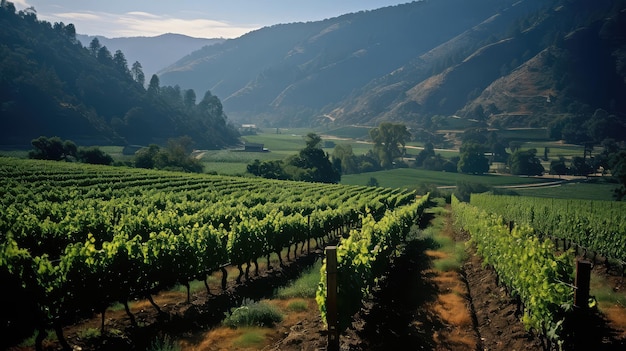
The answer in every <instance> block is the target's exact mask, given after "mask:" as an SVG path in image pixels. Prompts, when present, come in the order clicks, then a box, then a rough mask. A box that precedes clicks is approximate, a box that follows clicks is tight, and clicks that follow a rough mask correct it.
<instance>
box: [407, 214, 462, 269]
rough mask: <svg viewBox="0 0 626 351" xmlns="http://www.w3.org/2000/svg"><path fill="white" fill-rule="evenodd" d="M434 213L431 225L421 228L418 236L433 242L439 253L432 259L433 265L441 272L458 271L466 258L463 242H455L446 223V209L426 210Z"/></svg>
mask: <svg viewBox="0 0 626 351" xmlns="http://www.w3.org/2000/svg"><path fill="white" fill-rule="evenodd" d="M427 211H428V212H429V213H432V214H433V215H434V218H433V219H432V220H431V225H430V226H428V227H427V228H426V229H424V230H422V231H421V233H420V235H419V238H420V239H422V240H430V241H432V242H433V243H434V245H433V248H434V249H435V250H436V251H437V252H438V253H439V254H438V255H436V258H434V260H433V267H434V268H435V269H436V270H438V271H441V272H450V271H459V270H460V269H461V266H462V265H463V262H464V261H465V260H466V259H467V253H466V251H465V243H463V242H456V241H455V240H454V239H453V238H452V236H451V235H450V234H451V229H450V228H449V226H448V225H447V221H446V216H447V212H448V210H446V209H445V208H443V207H431V208H429V209H428V210H427Z"/></svg>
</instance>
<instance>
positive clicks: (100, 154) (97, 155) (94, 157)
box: [77, 146, 113, 165]
mask: <svg viewBox="0 0 626 351" xmlns="http://www.w3.org/2000/svg"><path fill="white" fill-rule="evenodd" d="M77 158H78V160H79V161H80V162H83V163H90V164H94V165H111V164H112V163H113V157H111V156H110V155H108V154H107V153H105V152H104V151H102V150H100V148H98V147H95V146H92V147H86V148H84V147H81V148H78V153H77Z"/></svg>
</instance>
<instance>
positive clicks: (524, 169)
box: [509, 149, 545, 176]
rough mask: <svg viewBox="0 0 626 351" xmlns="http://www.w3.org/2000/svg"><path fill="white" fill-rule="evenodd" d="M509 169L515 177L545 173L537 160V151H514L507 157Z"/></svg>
mask: <svg viewBox="0 0 626 351" xmlns="http://www.w3.org/2000/svg"><path fill="white" fill-rule="evenodd" d="M509 168H510V169H511V174H515V175H528V176H534V175H542V174H543V172H544V171H545V169H544V168H543V166H542V165H541V161H539V158H537V149H530V150H517V151H515V152H514V153H513V154H512V155H511V157H509Z"/></svg>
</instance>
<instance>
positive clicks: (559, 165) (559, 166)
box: [550, 156, 569, 178]
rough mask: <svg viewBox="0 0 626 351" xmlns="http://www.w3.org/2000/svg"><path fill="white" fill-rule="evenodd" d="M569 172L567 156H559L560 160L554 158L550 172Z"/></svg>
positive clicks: (559, 173) (557, 173) (562, 173)
mask: <svg viewBox="0 0 626 351" xmlns="http://www.w3.org/2000/svg"><path fill="white" fill-rule="evenodd" d="M568 172H569V169H568V168H567V165H565V158H564V157H563V156H561V157H559V159H558V160H552V162H550V174H556V175H559V176H562V175H565V174H567V173H568ZM559 178H560V177H559Z"/></svg>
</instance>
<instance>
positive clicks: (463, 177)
mask: <svg viewBox="0 0 626 351" xmlns="http://www.w3.org/2000/svg"><path fill="white" fill-rule="evenodd" d="M370 129H371V128H369V127H357V126H347V127H340V128H335V129H327V128H326V129H310V128H279V129H273V128H266V129H262V130H261V131H260V132H259V133H258V134H256V135H246V136H243V137H242V140H243V141H244V142H247V143H255V144H263V146H264V147H265V148H266V149H267V151H266V152H244V151H242V150H241V149H237V150H206V151H202V152H200V153H199V154H198V155H197V157H198V158H199V159H200V160H201V162H202V164H203V166H204V171H205V172H206V173H213V174H223V175H236V176H246V175H247V173H246V170H247V169H246V168H247V166H248V165H249V164H250V163H252V162H254V161H255V160H259V161H271V160H284V159H285V158H287V157H289V156H291V155H294V154H297V153H298V151H299V150H301V149H302V148H304V147H305V140H304V137H305V136H306V135H307V134H308V133H317V134H318V135H320V136H321V137H322V142H323V145H324V151H326V152H327V153H329V154H332V152H333V148H334V147H335V146H336V145H340V144H344V145H345V144H348V145H350V146H351V147H352V151H353V153H354V154H355V155H363V154H366V153H367V152H369V151H370V150H371V149H372V144H371V143H370V142H369V141H368V138H369V136H368V133H369V130H370ZM498 134H499V135H501V137H502V138H504V139H507V140H518V141H523V140H525V141H523V142H522V143H521V148H522V149H530V148H535V149H537V156H539V157H542V156H543V152H544V148H545V147H548V149H549V154H548V156H549V160H548V161H543V160H542V164H543V166H544V168H545V169H546V170H547V169H549V167H550V161H551V160H553V159H557V158H558V157H561V156H562V157H565V158H566V159H571V158H572V157H574V156H582V154H583V147H582V146H580V145H568V144H562V143H559V142H555V141H550V140H548V139H547V138H546V131H545V129H540V128H536V129H514V130H503V131H498ZM422 145H423V143H420V142H409V143H407V154H409V155H417V154H418V153H419V152H420V151H421V147H422ZM100 148H101V149H102V150H103V151H104V152H106V153H107V154H109V155H111V156H112V157H113V158H114V159H115V160H116V161H122V162H127V161H132V157H131V156H127V155H123V154H122V147H121V146H101V147H100ZM435 152H436V153H437V154H441V155H442V156H443V157H445V158H450V157H453V156H458V154H459V153H458V151H456V150H438V149H436V150H435ZM0 154H1V155H5V156H12V157H18V158H26V157H28V150H6V151H0ZM372 178H374V179H375V180H376V181H377V183H378V185H379V186H381V187H389V188H409V189H415V188H418V187H424V186H427V187H454V186H456V185H457V183H458V182H469V183H477V184H484V185H486V186H491V187H506V186H514V185H519V184H534V183H541V182H548V181H551V180H550V179H538V178H528V177H516V176H505V175H494V174H488V175H480V176H479V175H467V174H459V173H446V172H435V171H427V170H423V169H414V168H400V169H393V170H386V171H377V172H370V173H363V174H349V175H342V178H341V184H346V185H366V184H369V182H370V181H371V179H372ZM614 188H616V184H610V183H606V182H596V183H590V182H588V183H585V182H580V183H576V184H567V185H562V186H555V187H541V188H524V189H521V188H516V189H513V190H514V191H515V192H516V193H518V194H520V195H527V196H541V197H557V198H581V199H593V200H612V199H613V198H612V194H613V189H614Z"/></svg>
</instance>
